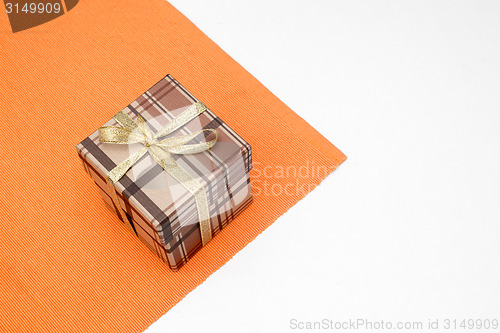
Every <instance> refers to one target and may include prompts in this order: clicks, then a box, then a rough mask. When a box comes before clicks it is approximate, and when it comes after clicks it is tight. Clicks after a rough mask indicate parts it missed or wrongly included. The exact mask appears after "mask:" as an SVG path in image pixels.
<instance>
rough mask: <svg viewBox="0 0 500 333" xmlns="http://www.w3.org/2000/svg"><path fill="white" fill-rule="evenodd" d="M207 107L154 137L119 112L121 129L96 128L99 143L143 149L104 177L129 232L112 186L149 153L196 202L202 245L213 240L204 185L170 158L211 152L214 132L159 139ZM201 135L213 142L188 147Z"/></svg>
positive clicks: (200, 107) (141, 121)
mask: <svg viewBox="0 0 500 333" xmlns="http://www.w3.org/2000/svg"><path fill="white" fill-rule="evenodd" d="M206 109H207V107H206V106H205V105H204V104H203V103H201V102H197V103H195V104H193V105H191V106H190V107H189V108H187V109H186V110H185V111H183V112H182V113H181V114H179V115H178V116H177V117H175V118H174V119H172V121H170V122H169V123H168V124H167V125H166V126H165V127H163V128H162V129H161V130H160V131H158V132H157V133H156V134H153V132H152V131H151V129H150V128H149V126H148V125H147V124H146V122H145V121H144V119H143V118H142V117H141V116H140V115H138V116H137V120H136V121H134V120H133V119H132V118H130V117H129V116H128V115H127V113H126V112H124V111H120V112H119V113H118V114H117V115H116V116H114V117H113V118H114V119H115V120H116V121H117V122H118V123H119V124H120V125H121V126H122V127H115V126H103V127H101V128H99V141H101V142H104V143H115V144H132V143H142V144H143V145H144V147H143V148H142V149H140V150H139V151H138V152H136V153H135V154H133V155H132V156H130V157H129V158H127V159H126V160H125V161H123V162H122V163H120V164H118V165H117V166H116V167H115V168H114V169H113V170H111V171H110V172H109V173H108V174H107V176H106V182H107V184H108V187H109V188H110V192H111V197H112V199H113V202H114V203H115V205H116V207H117V209H118V211H119V214H120V215H121V217H122V219H123V221H124V222H125V223H126V224H127V226H128V227H129V228H130V229H132V226H131V225H130V223H129V221H128V219H127V216H126V215H125V213H124V212H123V211H122V209H121V208H120V207H121V206H120V202H119V200H118V196H117V194H116V189H115V186H114V184H115V183H116V182H117V181H118V180H120V178H122V177H123V176H124V175H125V174H126V173H127V171H128V170H129V169H130V168H131V167H132V166H133V165H134V164H135V163H136V162H137V161H138V160H139V159H140V158H141V157H142V156H144V155H145V154H146V153H149V154H150V155H151V156H152V157H153V159H154V160H155V161H156V163H158V164H159V165H161V167H162V168H163V169H165V171H166V172H168V173H169V174H170V175H171V176H172V177H173V178H174V179H175V180H176V181H178V182H179V183H180V184H181V185H182V186H184V188H186V190H188V191H189V192H190V193H191V194H192V195H193V196H194V199H195V202H196V208H197V210H198V217H199V220H200V231H201V241H202V244H203V245H205V244H206V243H208V242H209V241H210V240H211V239H212V228H211V225H210V211H209V208H208V199H207V193H206V191H205V188H204V187H203V185H202V184H201V183H200V182H199V181H197V180H195V179H193V178H192V177H191V175H189V174H188V173H187V172H186V171H185V170H184V169H183V168H181V167H180V166H179V165H178V164H177V162H176V161H175V159H174V158H173V157H172V154H196V153H200V152H202V151H205V150H208V149H210V148H212V147H213V146H214V145H215V143H216V142H217V138H218V132H217V131H216V130H214V129H204V130H201V131H198V132H195V133H192V134H188V135H183V136H176V137H171V138H166V139H160V138H161V137H164V136H166V135H168V134H170V133H172V132H173V131H175V130H177V129H179V128H180V127H182V126H184V125H185V124H187V123H188V122H189V121H191V120H192V119H194V118H196V117H197V116H198V115H199V114H201V113H203V112H204V111H205V110H206ZM203 132H212V133H214V134H215V139H213V140H211V141H207V142H204V143H197V144H187V143H188V142H189V141H191V140H193V139H194V138H195V137H196V136H198V135H199V134H201V133H203Z"/></svg>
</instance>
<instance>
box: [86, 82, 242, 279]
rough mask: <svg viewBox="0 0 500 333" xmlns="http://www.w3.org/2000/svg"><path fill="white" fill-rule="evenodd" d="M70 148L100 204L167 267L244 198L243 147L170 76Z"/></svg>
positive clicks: (180, 261) (177, 263)
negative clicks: (82, 167) (75, 154)
mask: <svg viewBox="0 0 500 333" xmlns="http://www.w3.org/2000/svg"><path fill="white" fill-rule="evenodd" d="M77 151H78V154H79V156H80V158H81V160H82V162H83V165H84V168H85V170H86V172H87V173H88V174H89V175H90V176H91V177H92V179H93V180H94V182H95V184H96V185H97V188H98V190H99V193H100V195H101V197H102V199H103V200H104V202H105V204H106V205H107V206H108V208H109V209H111V210H112V211H113V212H114V213H115V214H116V215H117V216H118V217H119V218H120V219H121V221H122V222H123V223H125V224H126V225H127V227H129V229H130V230H131V231H132V232H134V233H135V234H136V235H137V237H138V238H139V239H140V240H141V241H142V242H143V243H144V244H145V245H146V246H147V247H148V248H149V249H150V250H151V251H153V252H154V253H156V255H157V256H158V257H159V258H161V259H162V260H163V261H164V262H165V263H167V264H168V265H169V266H170V268H171V269H172V270H174V271H176V270H178V269H179V268H180V267H181V266H182V265H184V264H185V263H186V262H187V261H188V260H189V258H191V257H192V256H193V255H194V254H195V253H196V252H197V251H198V250H200V249H201V248H202V246H204V245H206V244H207V243H208V242H209V241H210V239H211V238H212V237H214V236H215V235H216V234H217V233H218V232H220V231H221V229H222V228H224V227H225V226H226V225H227V224H228V223H230V222H231V221H232V220H233V219H234V218H236V216H237V215H238V214H239V213H240V212H242V211H243V210H244V209H245V208H246V207H247V206H248V205H250V204H251V202H252V192H251V187H250V178H249V171H250V170H251V169H252V153H251V147H250V145H249V144H248V143H247V142H246V141H245V140H244V139H243V138H242V137H241V136H240V135H238V134H237V133H236V132H235V131H233V130H232V129H231V128H230V127H229V126H228V125H227V124H226V123H224V122H223V121H222V120H221V119H220V118H219V117H217V116H216V114H215V113H213V112H212V111H211V110H210V109H208V108H207V107H206V106H205V105H204V104H202V103H201V102H200V101H199V100H197V99H196V98H195V97H194V96H193V95H192V94H191V93H189V92H188V91H187V90H186V89H185V88H184V87H183V86H182V85H181V84H179V82H177V81H176V80H175V79H174V78H172V77H171V76H170V75H168V76H166V77H165V78H163V79H162V80H161V81H160V82H158V83H157V84H155V85H154V86H153V87H151V88H150V89H149V90H148V91H146V92H145V93H144V94H142V95H141V96H140V97H139V98H137V99H136V100H135V101H133V102H132V103H131V104H130V105H128V106H127V107H126V108H125V109H123V110H121V111H120V112H119V113H118V114H117V115H116V116H114V117H113V118H112V119H111V120H110V121H108V122H107V123H106V124H104V125H103V126H102V127H101V128H99V129H98V130H96V131H95V132H94V133H92V134H91V135H90V136H89V137H87V138H86V139H85V140H83V141H82V142H81V143H80V144H78V145H77ZM235 236H236V237H237V235H235Z"/></svg>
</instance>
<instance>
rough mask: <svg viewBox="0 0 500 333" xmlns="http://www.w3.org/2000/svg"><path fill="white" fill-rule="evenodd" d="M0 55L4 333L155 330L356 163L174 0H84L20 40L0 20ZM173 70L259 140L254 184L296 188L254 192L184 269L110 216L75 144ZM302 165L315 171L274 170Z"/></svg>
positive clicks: (0, 306)
mask: <svg viewBox="0 0 500 333" xmlns="http://www.w3.org/2000/svg"><path fill="white" fill-rule="evenodd" d="M0 56H1V60H0V61H1V62H0V64H1V65H0V86H1V88H0V107H1V110H2V121H1V131H0V149H1V154H0V176H1V178H0V179H1V189H0V191H1V200H0V213H1V214H0V247H1V248H0V331H7V332H25V331H29V332H44V331H48V332H70V331H71V332H86V331H92V332H97V331H98V332H138V331H141V330H144V329H145V328H146V327H147V326H149V325H150V324H151V323H152V322H154V321H155V320H156V319H158V318H159V317H160V316H161V315H162V314H164V313H165V312H166V311H168V309H170V308H171V307H172V306H173V305H174V304H175V303H177V302H178V301H179V300H180V299H181V298H182V297H184V296H185V295H186V294H187V293H188V292H189V291H191V290H192V289H193V288H195V287H196V286H197V285H198V284H200V283H201V282H202V281H203V280H204V279H206V278H207V277H208V276H209V275H210V274H211V273H212V272H214V271H215V270H216V269H218V268H219V267H220V266H221V265H223V264H224V263H225V262H226V261H228V260H229V259H230V258H231V257H232V256H233V255H234V254H235V253H237V252H238V251H239V250H241V249H242V248H243V247H244V246H245V245H246V244H248V243H249V242H250V241H252V240H253V239H254V238H255V237H256V236H257V235H258V234H259V233H261V232H262V231H263V230H264V229H266V228H267V227H268V226H269V225H270V224H271V223H272V222H273V221H274V220H275V219H276V218H278V217H279V216H280V215H281V214H283V213H284V212H285V211H286V210H287V209H289V208H290V207H291V206H292V205H293V204H295V203H296V202H297V201H298V200H300V199H301V198H302V197H303V196H304V195H305V194H306V192H307V191H308V190H310V189H312V187H311V186H310V185H317V184H319V183H320V181H321V180H322V179H323V178H324V177H325V176H326V175H327V174H328V173H329V172H331V171H332V170H333V169H334V168H335V167H337V166H338V165H339V164H340V163H341V162H342V161H343V160H344V159H345V156H344V155H343V154H342V153H341V152H340V151H339V150H337V149H336V148H335V147H334V146H333V145H332V144H331V143H329V142H328V141H327V140H326V139H325V138H323V137H322V136H321V135H320V134H318V133H317V132H316V131H315V130H314V129H313V128H312V127H310V126H309V125H308V124H307V123H306V122H304V121H303V120H302V119H301V118H300V117H299V116H297V115H296V114H295V113H293V112H292V111H291V110H290V109H289V108H288V107H286V106H285V105H284V104H283V103H282V102H281V101H280V100H278V99H277V98H276V97H275V96H274V95H272V94H271V93H270V92H269V91H268V90H267V89H266V88H265V87H264V86H262V85H261V84H260V83H259V82H258V81H257V80H256V79H255V78H253V77H252V76H251V75H250V74H248V73H247V72H246V71H245V70H244V69H243V68H242V67H241V66H240V65H238V64H237V63H236V62H235V61H234V60H233V59H231V58H230V57H229V56H228V55H227V54H225V53H224V52H223V51H222V50H221V49H220V48H219V47H218V46H217V45H216V44H215V43H213V42H212V41H211V40H210V39H209V38H208V37H207V36H205V35H204V34H203V33H202V32H200V31H199V30H198V29H197V28H196V27H195V26H194V25H193V24H192V23H191V22H190V21H189V20H187V19H186V18H185V17H184V16H183V15H182V14H180V13H179V12H178V11H177V10H175V9H174V8H173V7H172V6H171V5H170V4H168V3H166V2H165V1H163V0H150V1H145V0H121V1H99V0H86V1H81V2H80V3H79V4H78V5H77V6H76V7H75V8H74V9H72V10H71V11H69V12H68V13H67V14H65V15H63V16H61V17H59V18H57V19H55V20H53V21H51V22H48V23H45V24H43V25H40V26H38V27H35V28H32V29H29V30H26V31H23V32H18V33H16V34H13V33H12V32H11V31H10V27H9V25H8V21H7V15H6V14H5V12H4V11H0ZM168 73H170V74H172V75H173V76H174V77H175V78H176V79H178V80H179V81H180V82H182V83H183V85H185V86H186V88H187V89H189V90H190V91H191V92H192V93H193V94H194V95H195V96H197V97H198V98H199V99H200V100H202V101H204V102H205V103H206V104H207V105H209V106H210V108H211V109H212V110H214V111H215V112H216V113H217V114H218V115H219V116H220V117H221V118H222V119H224V121H226V122H227V123H228V124H229V125H230V126H231V127H232V128H233V129H234V130H236V131H237V132H238V133H240V134H241V135H242V136H243V137H244V138H245V139H246V140H247V141H249V142H250V143H251V145H252V148H253V157H254V171H253V175H252V177H253V178H252V181H253V182H254V186H260V185H259V184H261V183H260V181H261V180H263V179H264V178H265V180H266V182H267V183H268V184H275V187H274V189H275V190H276V191H277V189H280V188H281V189H285V188H286V189H287V193H286V194H283V195H279V196H275V197H273V200H266V194H265V192H266V191H264V190H263V189H262V188H260V189H259V192H260V193H257V191H255V201H254V203H253V204H252V205H251V207H250V208H248V209H247V210H246V211H244V212H243V213H242V214H241V216H240V217H239V218H238V219H237V220H236V221H234V222H233V223H232V224H230V225H229V226H228V227H227V228H226V229H224V231H223V232H221V233H220V234H219V235H218V236H217V237H216V238H215V239H214V240H213V241H211V242H210V243H209V244H208V245H207V246H206V247H205V248H203V249H202V250H201V251H200V252H199V253H198V254H197V255H196V257H195V258H194V259H193V260H192V261H190V262H189V263H188V264H187V265H186V266H184V267H183V268H182V269H181V270H180V271H179V272H177V273H173V272H171V271H170V270H169V269H168V267H167V266H166V265H164V264H163V263H162V262H161V261H160V260H159V259H158V258H156V257H155V256H154V255H153V254H152V253H150V252H149V250H148V249H147V248H146V247H145V246H144V245H142V244H141V243H140V241H139V240H138V239H137V238H136V237H135V236H134V235H132V234H131V233H129V232H128V230H127V229H126V228H125V227H124V226H123V225H121V224H120V223H119V222H118V220H117V218H116V217H115V216H114V215H112V213H110V212H109V211H108V210H107V209H106V208H105V206H104V204H103V203H102V202H101V199H100V198H99V196H98V193H97V191H96V188H95V186H94V184H93V183H92V181H91V179H90V178H89V177H88V176H87V175H86V174H85V173H84V171H83V169H82V166H81V164H80V161H79V160H78V157H77V154H76V152H75V148H74V146H75V145H76V144H77V143H78V142H79V141H80V140H82V139H83V138H85V137H86V136H87V135H88V134H89V133H91V132H93V131H94V130H95V129H96V128H97V127H99V126H100V125H102V124H103V123H105V122H106V121H107V120H108V119H110V118H111V117H112V116H113V115H114V114H115V113H116V112H117V111H118V110H121V109H122V108H123V107H124V106H126V105H127V104H128V103H130V102H131V101H133V100H134V99H135V98H136V97H137V96H139V95H140V94H141V93H142V92H143V91H145V90H147V89H148V88H149V87H150V86H151V85H152V84H154V83H155V82H157V81H158V80H159V79H161V78H162V77H163V76H165V75H166V74H168ZM297 84H302V83H301V82H300V80H299V79H298V80H297ZM306 98H307V96H306ZM301 166H302V167H304V166H305V167H306V168H308V169H309V170H310V171H312V169H313V168H314V169H315V170H316V172H306V173H304V172H303V173H302V176H300V177H298V176H297V177H294V174H293V172H288V173H281V174H280V173H279V172H271V171H272V170H280V168H284V167H288V168H289V170H290V168H295V169H298V168H300V167H301ZM264 171H267V172H265V173H264ZM305 174H307V175H305ZM257 175H258V177H257ZM304 184H306V185H307V186H305V187H304V186H302V187H301V185H304ZM304 188H305V189H306V190H305V191H304ZM284 255H286V254H284ZM298 268H300V269H302V268H301V267H298Z"/></svg>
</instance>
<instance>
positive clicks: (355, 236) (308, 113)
mask: <svg viewBox="0 0 500 333" xmlns="http://www.w3.org/2000/svg"><path fill="white" fill-rule="evenodd" d="M171 3H172V4H173V5H174V6H175V7H177V8H178V9H179V10H180V11H181V12H183V13H184V14H185V15H186V16H187V17H188V18H189V19H191V20H192V21H193V22H194V23H195V24H196V25H197V26H198V27H199V28H201V30H203V31H204V32H205V33H206V34H207V35H208V36H209V37H210V38H212V39H213V40H214V41H215V42H216V43H217V44H219V45H220V46H221V47H222V48H223V49H224V50H225V51H226V52H228V53H229V54H230V55H231V56H232V57H233V58H235V59H236V61H238V62H239V63H240V64H241V65H243V67H245V68H246V69H247V70H248V71H249V72H250V73H252V74H253V75H254V76H256V77H257V78H258V79H259V80H260V81H261V82H262V83H263V84H264V85H265V86H266V87H268V88H269V89H270V90H271V91H272V92H273V93H274V94H276V95H277V96H278V97H279V98H280V99H282V100H283V101H284V102H285V103H286V104H287V105H288V106H290V107H291V108H292V109H293V110H294V111H295V112H297V113H298V114H299V115H300V116H302V117H303V118H304V119H305V120H306V121H308V122H309V123H310V124H312V125H313V126H314V127H315V128H316V129H317V130H318V131H319V132H321V133H322V134H323V135H325V136H326V137H327V138H328V139H329V140H330V141H331V142H333V143H334V144H335V145H337V146H338V147H339V148H340V149H341V150H342V151H343V152H344V153H345V154H346V155H348V160H347V161H346V162H345V163H344V164H342V165H341V166H340V167H339V168H338V169H337V170H336V171H335V172H334V173H332V174H331V175H330V176H328V177H327V179H326V180H325V181H324V182H323V183H322V184H321V185H320V186H319V187H318V188H316V189H315V190H314V191H313V192H312V193H311V194H309V195H308V196H307V197H306V198H305V199H304V200H302V201H300V202H299V203H298V204H297V205H296V206H294V207H293V208H292V209H290V210H289V212H287V213H286V214H285V215H283V216H282V217H281V218H279V219H278V220H277V221H276V223H274V224H273V225H272V226H271V227H270V228H269V229H268V230H266V231H265V232H264V233H263V234H262V235H260V236H259V237H257V239H256V240H255V241H253V242H252V243H251V244H250V245H248V246H247V247H246V248H245V249H244V250H242V251H241V252H240V253H238V254H237V255H236V256H235V257H234V258H233V259H232V260H231V261H230V262H229V263H227V264H226V265H225V266H224V267H222V268H221V269H220V270H218V271H217V272H215V273H214V274H213V275H212V276H211V277H210V278H209V279H208V280H207V281H206V282H205V283H203V284H202V285H200V286H199V287H198V288H196V290H194V291H193V292H191V293H190V294H189V295H188V296H186V298H185V299H184V300H182V301H181V302H180V303H179V304H178V305H176V306H175V307H174V308H173V309H172V310H170V311H169V312H168V313H167V314H166V315H164V316H163V317H162V318H161V319H159V320H158V321H157V322H156V323H154V324H153V325H152V326H151V327H150V328H149V329H148V330H147V331H146V332H147V333H157V332H158V333H159V332H162V333H164V332H231V333H233V332H298V331H301V330H298V329H292V328H291V326H290V320H291V319H297V320H299V321H319V320H322V319H331V320H334V321H348V320H349V319H357V318H366V319H368V320H371V321H380V320H384V321H392V322H397V321H423V322H424V327H425V325H427V321H428V319H429V318H433V319H439V320H440V322H439V323H440V325H442V324H443V321H444V320H445V319H446V318H450V319H459V320H461V319H464V318H465V319H468V318H483V319H484V318H490V319H492V318H496V319H499V320H500V239H499V238H500V227H499V223H500V158H499V156H500V2H499V1H468V2H465V1H377V2H374V1H331V0H307V1H306V0H301V1H299V0H297V1H292V0H279V1H278V0H252V1H248V0H243V1H242V0H237V1H235V0H172V1H171ZM299 78H300V81H301V83H298V79H299ZM269 253H273V255H269ZM312 253H317V254H318V255H316V256H313V257H311V254H312ZM304 261H306V262H308V263H309V264H308V265H307V266H303V265H298V262H304ZM302 331H304V332H305V331H307V332H313V331H312V330H302ZM323 331H325V330H323ZM378 331H379V332H380V331H381V330H378ZM392 331H394V330H392ZM439 331H444V330H443V329H441V330H439ZM448 331H450V332H453V331H456V332H461V331H462V332H471V331H467V330H462V329H457V330H448ZM497 331H500V330H497ZM481 332H488V331H487V330H482V331H481ZM490 332H491V330H490Z"/></svg>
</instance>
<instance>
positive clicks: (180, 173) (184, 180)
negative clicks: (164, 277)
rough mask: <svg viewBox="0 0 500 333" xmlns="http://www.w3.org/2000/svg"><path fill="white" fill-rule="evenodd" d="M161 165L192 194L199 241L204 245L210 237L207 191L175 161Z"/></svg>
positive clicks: (210, 227)
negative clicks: (197, 219) (198, 227)
mask: <svg viewBox="0 0 500 333" xmlns="http://www.w3.org/2000/svg"><path fill="white" fill-rule="evenodd" d="M161 166H162V167H163V168H164V169H165V171H167V172H168V173H169V174H170V175H171V176H172V177H173V178H174V179H175V180H176V181H178V182H179V183H180V184H182V186H184V188H185V189H186V190H188V191H189V192H190V193H191V194H192V195H193V197H194V200H195V203H196V209H197V211H198V218H199V220H200V235H201V242H202V244H203V246H205V245H206V244H207V243H208V242H209V241H210V240H211V239H212V225H211V222H210V210H209V208H208V199H207V192H206V190H205V188H204V187H203V185H202V184H201V183H200V182H199V181H197V180H196V179H193V178H192V177H191V175H189V174H188V173H187V172H186V171H184V170H183V169H182V168H181V167H180V166H179V165H177V163H176V164H175V165H172V164H167V163H163V162H162V163H161Z"/></svg>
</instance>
